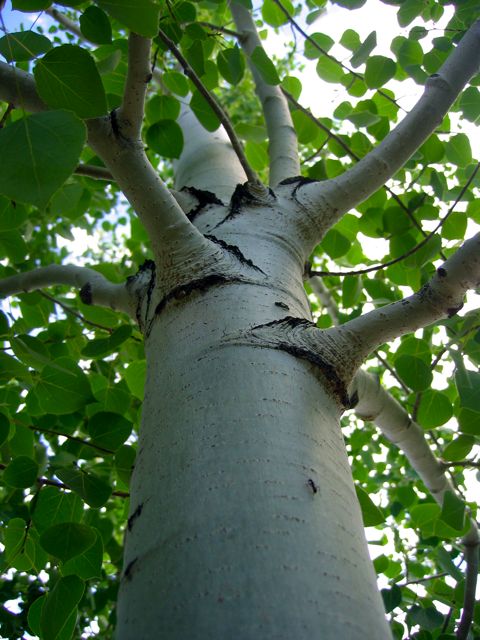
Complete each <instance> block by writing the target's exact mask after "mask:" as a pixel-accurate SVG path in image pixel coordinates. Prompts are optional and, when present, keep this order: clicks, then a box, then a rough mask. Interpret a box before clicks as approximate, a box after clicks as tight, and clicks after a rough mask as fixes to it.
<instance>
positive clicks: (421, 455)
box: [350, 370, 480, 640]
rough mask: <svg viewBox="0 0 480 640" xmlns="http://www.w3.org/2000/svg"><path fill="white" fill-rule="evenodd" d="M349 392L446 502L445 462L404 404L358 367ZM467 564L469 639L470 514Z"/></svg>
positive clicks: (464, 625)
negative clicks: (429, 443)
mask: <svg viewBox="0 0 480 640" xmlns="http://www.w3.org/2000/svg"><path fill="white" fill-rule="evenodd" d="M350 393H351V394H355V395H356V397H358V402H357V404H356V406H355V413H356V414H357V416H358V417H359V418H361V419H362V420H368V421H371V422H374V423H375V424H376V425H377V426H378V427H379V429H380V430H381V432H382V433H383V435H384V436H385V437H386V438H387V440H389V441H390V442H392V443H393V444H394V445H396V446H397V447H398V448H399V449H400V450H401V451H403V453H404V454H405V456H406V457H407V460H408V461H409V462H410V464H411V465H412V467H413V468H414V469H415V471H416V472H417V473H418V475H419V476H420V478H421V479H422V481H423V483H424V484H425V486H426V487H427V488H428V489H429V491H430V492H431V494H432V496H433V497H434V499H435V501H436V502H437V503H438V504H439V505H442V504H443V497H444V495H445V492H446V491H451V492H452V493H455V489H454V487H453V486H452V484H451V483H450V481H449V480H448V479H447V477H446V475H445V471H444V470H445V467H444V464H443V462H441V461H439V460H437V459H436V458H435V456H434V455H433V453H432V452H431V450H430V447H429V446H428V443H427V442H426V440H425V435H424V431H423V429H422V428H421V427H420V426H419V425H418V424H417V423H416V422H413V421H412V420H411V419H410V416H409V415H408V413H407V412H406V411H405V409H404V408H403V407H401V406H400V404H399V403H398V402H397V401H396V400H395V398H393V396H391V395H390V394H389V393H388V392H387V391H385V389H383V388H382V387H381V385H380V382H379V381H378V380H377V379H376V378H375V377H374V376H372V375H371V374H369V373H367V372H366V371H362V370H360V371H358V373H357V374H356V376H355V378H354V380H353V382H352V385H351V388H350ZM462 543H463V546H464V559H465V562H466V565H467V568H466V577H465V583H466V584H465V595H464V602H463V612H462V617H461V620H460V623H459V626H458V629H457V636H456V637H457V639H458V640H466V638H467V636H468V631H469V629H470V626H471V623H472V619H473V609H474V605H475V589H476V584H477V574H478V547H479V543H480V539H479V534H478V528H477V525H476V523H475V521H474V520H473V519H472V518H470V528H469V530H468V532H467V533H466V535H465V536H464V537H463V540H462Z"/></svg>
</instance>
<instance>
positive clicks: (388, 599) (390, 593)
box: [381, 584, 402, 613]
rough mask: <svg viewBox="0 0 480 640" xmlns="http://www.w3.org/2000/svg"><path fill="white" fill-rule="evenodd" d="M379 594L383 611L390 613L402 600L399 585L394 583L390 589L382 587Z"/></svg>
mask: <svg viewBox="0 0 480 640" xmlns="http://www.w3.org/2000/svg"><path fill="white" fill-rule="evenodd" d="M381 594H382V598H383V606H384V607H385V613H390V612H391V611H393V610H394V609H395V608H396V607H398V606H400V604H401V602H402V590H401V589H400V587H397V585H396V584H394V585H393V587H392V588H391V589H382V590H381Z"/></svg>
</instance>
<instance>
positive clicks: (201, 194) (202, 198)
mask: <svg viewBox="0 0 480 640" xmlns="http://www.w3.org/2000/svg"><path fill="white" fill-rule="evenodd" d="M182 191H187V192H188V193H191V194H192V196H195V198H196V199H197V200H198V204H197V206H196V207H194V208H193V209H192V210H191V211H189V212H188V213H187V218H188V219H189V220H190V222H193V220H195V218H196V217H197V216H198V215H199V214H200V213H202V209H203V208H204V207H207V206H208V205H209V204H218V205H221V206H222V207H223V206H224V204H223V202H222V201H221V200H219V199H218V198H217V196H216V195H215V194H214V193H212V192H211V191H204V190H203V189H196V188H195V187H183V189H182Z"/></svg>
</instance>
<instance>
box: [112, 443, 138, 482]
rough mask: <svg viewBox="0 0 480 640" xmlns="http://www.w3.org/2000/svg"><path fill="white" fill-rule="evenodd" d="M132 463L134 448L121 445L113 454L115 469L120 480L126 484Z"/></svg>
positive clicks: (133, 460)
mask: <svg viewBox="0 0 480 640" xmlns="http://www.w3.org/2000/svg"><path fill="white" fill-rule="evenodd" d="M134 464H135V449H133V447H131V446H129V445H126V444H124V445H122V446H121V447H120V449H119V450H118V451H117V452H116V454H115V469H116V471H117V474H118V477H119V478H120V480H121V481H122V482H124V483H125V484H126V485H128V484H129V483H130V476H131V475H132V471H133V465H134Z"/></svg>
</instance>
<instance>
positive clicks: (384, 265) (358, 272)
mask: <svg viewBox="0 0 480 640" xmlns="http://www.w3.org/2000/svg"><path fill="white" fill-rule="evenodd" d="M479 169H480V162H478V163H477V166H476V167H475V169H474V170H473V172H472V175H471V176H470V177H469V179H468V180H467V182H466V183H465V185H464V186H463V187H462V190H461V191H460V193H459V194H458V196H457V198H456V200H455V202H454V203H453V204H452V206H451V207H450V209H449V210H448V211H447V213H446V214H445V215H444V216H443V218H442V219H441V220H440V222H439V223H438V224H437V226H436V227H435V229H433V231H430V233H429V234H428V235H427V236H426V237H425V238H424V239H423V240H422V241H421V242H419V243H418V244H417V245H415V246H414V247H412V249H410V250H409V251H407V252H405V253H404V254H402V255H401V256H398V258H393V259H392V260H388V261H387V262H383V263H382V264H377V265H374V266H372V267H365V269H357V270H355V271H310V275H312V276H360V275H363V274H364V273H371V272H372V271H379V270H380V269H386V268H387V267H390V266H392V265H393V264H396V263H397V262H401V261H402V260H405V258H408V257H409V256H411V255H413V254H414V253H416V252H417V251H418V250H419V249H421V248H422V247H423V246H425V245H426V244H427V242H428V241H429V240H431V239H432V238H433V236H434V235H435V234H436V233H437V231H438V230H439V229H440V228H441V227H442V225H443V224H444V223H445V222H446V220H447V219H448V217H449V216H450V215H451V214H452V213H453V211H454V210H455V207H456V206H457V204H458V203H459V202H460V200H461V199H462V197H463V195H464V194H465V192H466V190H467V189H468V187H469V186H470V184H471V183H472V181H473V179H474V178H475V176H476V175H477V172H478V170H479Z"/></svg>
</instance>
